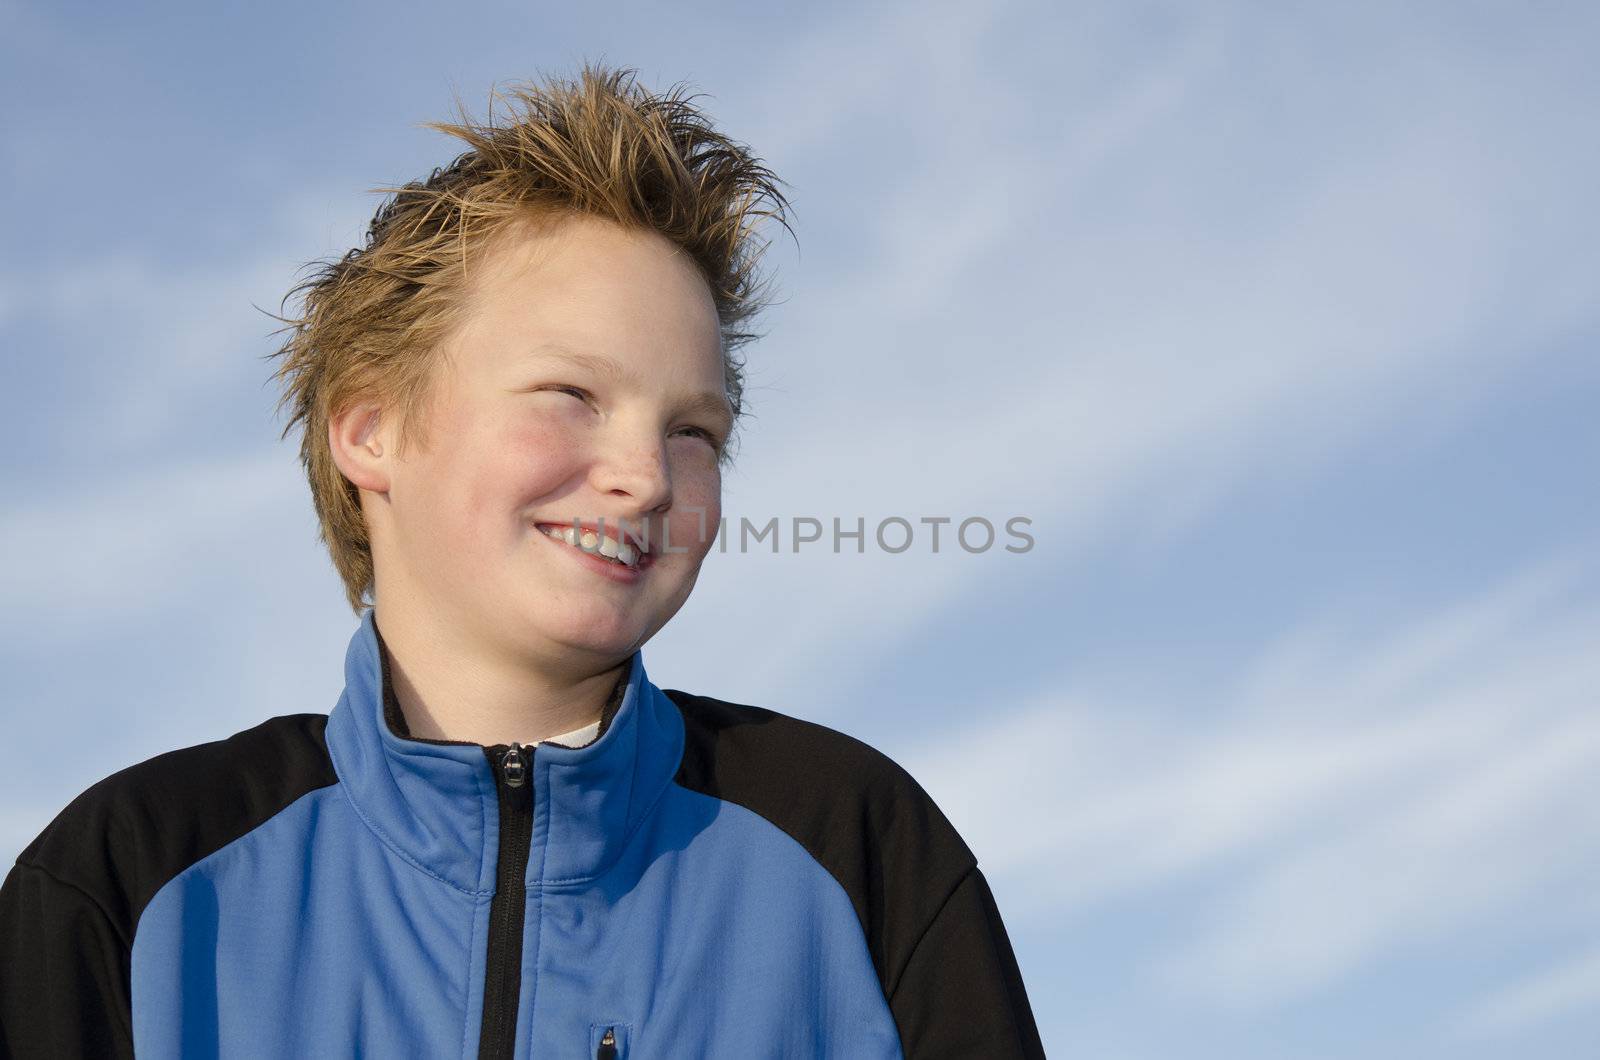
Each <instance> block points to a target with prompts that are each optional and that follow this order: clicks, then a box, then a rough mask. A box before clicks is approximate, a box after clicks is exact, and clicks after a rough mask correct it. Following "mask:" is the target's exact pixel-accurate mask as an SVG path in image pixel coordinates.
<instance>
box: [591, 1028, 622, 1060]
mask: <svg viewBox="0 0 1600 1060" xmlns="http://www.w3.org/2000/svg"><path fill="white" fill-rule="evenodd" d="M615 1030H616V1028H614V1027H607V1028H606V1033H605V1036H604V1037H602V1038H601V1039H600V1048H598V1049H596V1050H595V1051H594V1060H617V1036H616V1034H615Z"/></svg>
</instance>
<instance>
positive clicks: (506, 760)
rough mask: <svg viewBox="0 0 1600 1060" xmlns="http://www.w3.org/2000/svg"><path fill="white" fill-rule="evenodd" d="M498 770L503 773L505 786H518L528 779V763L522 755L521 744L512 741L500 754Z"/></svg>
mask: <svg viewBox="0 0 1600 1060" xmlns="http://www.w3.org/2000/svg"><path fill="white" fill-rule="evenodd" d="M500 772H502V773H503V774H505V778H506V786H507V787H512V788H520V787H522V785H523V784H524V783H525V782H526V781H527V779H528V763H527V762H526V761H525V760H524V759H523V757H522V745H521V744H520V743H514V744H512V745H511V749H510V750H509V751H507V752H506V753H505V754H503V755H501V756H500Z"/></svg>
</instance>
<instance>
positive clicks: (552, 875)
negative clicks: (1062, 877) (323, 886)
mask: <svg viewBox="0 0 1600 1060" xmlns="http://www.w3.org/2000/svg"><path fill="white" fill-rule="evenodd" d="M344 671H345V687H344V693H343V694H342V695H341V696H340V697H339V702H338V703H337V704H336V705H335V706H334V708H333V710H332V711H331V712H330V713H329V716H328V728H327V740H328V753H329V756H330V757H331V758H332V759H333V766H334V770H335V771H336V772H337V773H338V776H339V780H340V782H341V786H342V787H343V788H344V790H345V792H346V794H347V795H348V796H349V798H350V801H351V803H352V805H353V806H354V807H355V810H356V813H357V814H358V815H359V816H360V817H361V819H362V820H363V821H364V822H366V824H367V826H368V828H370V829H371V831H372V832H373V834H374V835H376V836H377V837H378V838H379V839H380V840H382V841H383V843H384V844H385V845H387V846H388V847H389V849H390V850H392V851H393V852H394V853H395V854H396V855H397V856H399V857H400V858H402V859H403V860H405V861H407V862H409V863H410V864H411V865H413V866H414V867H416V868H418V869H420V870H421V871H423V872H425V873H427V874H428V875H430V876H433V877H435V878H436V879H439V880H442V881H444V882H446V883H448V884H450V885H451V886H453V887H456V888H458V889H460V890H463V891H467V892H469V893H473V894H491V893H493V891H494V885H495V859H496V856H497V854H498V851H499V833H500V828H499V823H500V821H499V818H500V804H499V798H498V796H497V793H496V788H495V777H494V772H493V770H492V768H491V767H490V764H489V759H488V757H487V756H486V755H485V754H484V747H483V745H482V744H477V743H470V742H464V741H448V740H422V739H416V738H414V737H412V736H411V735H410V734H409V732H408V731H407V730H406V728H405V719H404V715H402V714H401V713H400V709H399V704H398V702H397V701H396V700H395V699H394V695H393V689H392V687H391V682H390V680H389V666H388V654H387V650H386V648H385V646H384V644H383V640H382V637H381V636H380V635H379V633H378V628H377V624H376V622H375V621H374V611H373V610H372V609H371V608H368V609H367V610H366V611H365V612H364V613H363V615H362V618H361V623H360V625H359V626H358V627H357V629H356V631H355V633H354V635H352V637H351V638H350V644H349V647H348V648H347V649H346V651H345V663H344ZM682 754H683V718H682V716H681V715H680V714H679V713H678V708H677V706H676V705H675V704H673V702H672V701H671V700H670V699H668V698H667V696H666V695H665V694H664V693H662V691H661V690H660V689H658V688H657V687H656V686H655V685H654V684H652V683H651V681H650V679H649V677H648V676H647V675H646V673H645V668H644V654H643V650H642V649H640V650H637V651H635V652H634V653H633V655H632V656H631V657H630V659H629V662H628V669H627V671H626V673H625V674H624V676H623V677H622V679H621V680H620V681H619V682H618V684H617V690H616V691H615V692H613V693H612V697H611V700H610V702H608V703H607V705H606V708H605V711H604V712H603V713H602V714H601V719H600V731H599V735H598V736H596V737H595V739H593V740H592V741H590V742H589V743H587V744H585V745H584V746H582V747H563V746H561V745H559V744H552V743H542V744H539V745H538V746H537V747H535V748H533V754H532V764H533V768H532V771H531V780H532V782H533V796H534V801H533V812H534V819H533V849H532V851H531V852H530V854H529V857H528V869H527V876H526V879H527V883H528V885H529V886H546V887H548V886H554V885H559V884H562V883H578V882H582V881H585V880H589V879H592V878H594V877H595V876H598V875H600V874H601V873H603V872H605V871H606V870H607V869H609V868H610V867H611V865H612V864H614V863H615V862H616V860H617V858H618V857H619V856H620V855H621V853H622V849H623V847H624V846H625V845H626V844H627V842H628V840H629V838H630V837H631V836H632V835H633V833H634V831H635V830H636V828H637V827H638V825H639V823H640V822H641V821H642V820H643V819H644V817H645V816H646V815H647V814H648V813H649V811H650V809H651V808H652V807H653V806H654V805H655V802H656V797H657V796H658V795H660V794H661V791H662V789H663V788H664V787H665V786H666V785H667V784H668V783H669V782H670V781H671V780H672V778H673V775H674V774H675V773H676V772H677V768H678V763H679V760H680V759H681V758H682Z"/></svg>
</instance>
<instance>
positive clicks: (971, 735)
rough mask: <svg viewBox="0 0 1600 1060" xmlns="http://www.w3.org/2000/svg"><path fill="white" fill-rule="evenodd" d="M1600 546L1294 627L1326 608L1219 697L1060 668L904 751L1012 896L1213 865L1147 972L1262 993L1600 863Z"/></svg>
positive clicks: (1045, 904)
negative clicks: (1093, 694)
mask: <svg viewBox="0 0 1600 1060" xmlns="http://www.w3.org/2000/svg"><path fill="white" fill-rule="evenodd" d="M1595 566H1596V564H1595V561H1594V559H1593V557H1589V556H1576V555H1568V556H1562V557H1557V558H1555V559H1553V560H1551V561H1549V562H1547V563H1544V564H1540V565H1537V566H1535V567H1533V568H1530V569H1528V570H1525V571H1523V572H1521V573H1520V575H1519V576H1518V577H1515V578H1512V579H1510V580H1508V581H1506V582H1505V583H1503V584H1501V585H1499V586H1496V587H1495V588H1494V589H1493V590H1492V591H1490V592H1488V593H1485V594H1484V595H1483V596H1481V597H1479V598H1476V599H1468V600H1464V601H1462V602H1460V603H1458V604H1457V605H1455V606H1452V607H1449V608H1446V609H1444V610H1442V611H1440V612H1439V613H1437V614H1434V615H1428V616H1422V617H1420V618H1418V619H1415V620H1413V621H1412V622H1411V623H1408V624H1405V625H1402V626H1398V627H1393V628H1376V629H1369V630H1366V631H1364V633H1363V634H1362V636H1361V637H1360V638H1359V640H1358V641H1356V642H1354V643H1347V644H1346V645H1345V646H1344V647H1342V648H1340V649H1339V650H1326V651H1323V650H1315V651H1313V650H1308V649H1306V647H1305V644H1307V643H1311V642H1321V643H1323V644H1324V645H1325V646H1328V647H1330V648H1331V642H1330V638H1328V636H1327V632H1326V629H1324V630H1323V633H1322V634H1321V635H1319V636H1317V637H1312V638H1299V639H1298V643H1299V644H1300V647H1298V648H1296V649H1294V650H1293V651H1289V652H1286V651H1285V650H1284V648H1283V645H1281V644H1280V645H1279V646H1277V647H1269V648H1268V649H1267V651H1266V653H1265V655H1264V657H1263V658H1261V659H1259V660H1257V661H1256V662H1254V663H1247V664H1245V666H1244V667H1243V668H1242V671H1241V679H1240V680H1239V682H1238V684H1237V687H1238V689H1239V691H1238V692H1237V694H1235V695H1233V696H1231V697H1229V698H1228V700H1227V701H1226V702H1222V703H1214V702H1177V703H1171V704H1165V705H1151V704H1140V703H1112V702H1104V701H1101V702H1094V701H1091V700H1090V699H1089V697H1088V696H1087V695H1086V694H1085V693H1084V692H1082V691H1080V690H1078V689H1075V688H1074V685H1073V683H1072V680H1071V678H1070V676H1068V675H1058V676H1057V678H1056V679H1055V680H1054V681H1053V682H1052V684H1050V685H1049V686H1047V687H1045V688H1043V689H1041V690H1040V691H1039V692H1038V693H1037V695H1036V697H1035V699H1034V703H1033V705H1032V706H1031V707H1028V708H1026V709H1025V710H1023V711H1019V712H1017V713H1015V714H1012V715H1007V716H1004V717H993V716H984V715H982V714H981V709H980V706H979V705H977V704H974V705H973V715H974V717H981V719H982V720H981V724H975V725H974V727H973V729H972V730H970V731H963V732H959V733H955V734H950V735H948V736H943V737H941V738H940V739H939V740H938V741H937V742H936V743H935V744H933V745H930V746H929V747H927V748H926V749H925V750H923V751H920V752H917V753H914V754H910V755H906V756H902V758H901V761H902V763H903V764H905V765H906V766H907V768H909V769H910V770H911V771H912V773H913V775H915V776H917V777H919V778H920V779H922V781H923V783H924V785H925V786H926V787H928V789H929V790H930V792H931V793H932V794H933V795H934V797H935V798H936V800H938V801H939V803H940V805H941V806H942V807H944V808H945V809H946V812H947V813H948V814H949V815H950V816H951V818H952V820H953V821H955V823H956V824H957V827H958V828H961V829H962V831H963V834H964V835H967V836H968V838H969V842H970V843H972V845H973V846H974V849H975V850H976V851H977V853H978V855H979V858H980V860H981V861H982V862H983V863H985V864H986V865H988V866H989V867H990V871H991V873H993V874H994V875H996V876H997V877H1003V878H1004V880H1005V887H1006V888H1007V892H1008V896H1009V897H1010V898H1011V899H1012V900H1013V909H1012V910H1011V911H1010V912H1011V914H1012V915H1015V916H1018V917H1023V918H1044V919H1046V920H1049V919H1054V918H1056V917H1060V916H1065V915H1072V914H1074V913H1076V912H1078V911H1081V910H1083V909H1086V908H1088V907H1090V906H1092V905H1095V904H1097V903H1103V902H1106V901H1110V900H1114V899H1127V898H1129V897H1130V896H1135V895H1138V894H1140V893H1146V894H1148V893H1153V892H1157V891H1159V892H1160V893H1164V894H1168V895H1171V894H1173V893H1174V892H1173V891H1172V890H1171V888H1172V887H1173V886H1174V885H1177V884H1180V883H1193V882H1197V881H1198V880H1201V879H1206V880H1209V881H1210V882H1211V884H1212V885H1213V886H1219V887H1220V891H1219V893H1220V895H1221V897H1220V898H1218V899H1216V900H1215V902H1214V904H1213V903H1210V902H1207V903H1201V904H1199V905H1198V906H1192V905H1186V906H1185V908H1186V909H1188V910H1189V915H1188V924H1189V928H1188V931H1187V933H1186V935H1184V936H1183V937H1180V938H1178V939H1175V940H1174V942H1173V944H1172V947H1171V949H1170V950H1169V952H1168V954H1167V956H1166V958H1165V960H1164V962H1163V963H1162V964H1161V966H1160V967H1159V968H1158V969H1157V970H1156V972H1155V974H1156V976H1157V981H1158V982H1159V983H1160V984H1161V985H1162V986H1163V987H1164V989H1166V990H1169V991H1171V992H1174V993H1177V994H1181V995H1186V996H1198V997H1202V998H1205V999H1209V1000H1211V1001H1214V1002H1216V1003H1219V1004H1225V1005H1228V1006H1230V1007H1232V1006H1244V1007H1252V1006H1258V1005H1264V1004H1271V1003H1274V1002H1277V1001H1279V1000H1282V999H1284V998H1287V997H1293V996H1298V995H1300V994H1303V993H1305V992H1308V991H1314V990H1316V989H1318V988H1320V987H1322V986H1324V985H1326V984H1328V983H1330V982H1333V981H1335V980H1337V979H1339V978H1340V977H1341V976H1343V975H1346V974H1347V973H1349V972H1351V971H1352V970H1354V969H1356V968H1358V967H1363V966H1367V965H1370V964H1371V963H1373V962H1377V961H1381V960H1384V959H1386V958H1390V957H1392V956H1394V955H1395V954H1396V953H1397V952H1403V951H1404V950H1405V949H1406V948H1407V947H1412V946H1416V945H1418V944H1421V943H1426V942H1427V941H1429V940H1436V939H1439V938H1440V937H1442V935H1443V934H1444V933H1445V932H1447V931H1448V930H1449V929H1450V928H1452V927H1459V926H1461V925H1464V924H1469V923H1471V922H1472V921H1473V920H1474V918H1477V917H1480V916H1484V915H1487V914H1488V911H1490V910H1493V909H1498V908H1502V907H1505V906H1507V905H1515V903H1517V902H1519V901H1527V900H1530V899H1531V898H1532V897H1533V896H1534V895H1536V894H1538V893H1539V892H1540V889H1541V888H1542V887H1544V886H1546V885H1549V884H1552V883H1554V882H1558V881H1560V880H1561V879H1563V878H1564V876H1565V875H1567V874H1570V873H1572V872H1574V871H1575V870H1576V869H1577V868H1578V867H1580V866H1583V865H1594V864H1596V863H1600V815H1597V813H1595V812H1591V811H1589V810H1587V809H1585V808H1584V807H1585V806H1587V805H1589V804H1591V803H1592V802H1593V799H1592V794H1593V792H1592V791H1591V790H1590V789H1591V785H1590V782H1589V778H1592V777H1593V776H1595V775H1597V772H1596V771H1597V770H1600V720H1596V715H1595V712H1594V709H1593V708H1594V703H1593V689H1594V688H1595V687H1596V686H1597V682H1600V659H1597V658H1595V656H1594V653H1593V651H1592V647H1593V645H1594V644H1595V643H1600V599H1597V598H1596V596H1595V594H1594V592H1593V586H1592V584H1590V585H1589V586H1588V587H1587V589H1585V590H1584V592H1583V593H1582V594H1581V595H1580V596H1579V598H1578V599H1577V600H1575V601H1574V600H1571V599H1568V597H1569V596H1570V595H1571V594H1572V593H1573V591H1574V587H1575V586H1578V587H1582V586H1584V579H1591V580H1592V577H1593V575H1594V574H1595ZM1348 639H1349V638H1347V640H1348ZM1295 642H1296V641H1295V639H1293V638H1291V640H1290V643H1295ZM1290 659H1295V660H1297V661H1295V662H1290ZM1268 675H1270V676H1268ZM1267 700H1270V705H1269V704H1268V702H1267ZM1019 733H1026V734H1027V738H1026V739H1019V738H1018V735H1017V734H1019ZM996 776H1004V777H1005V778H1006V783H1005V784H1004V785H995V784H994V783H992V779H993V778H994V777H996ZM1017 792H1026V793H1027V797H1026V798H1018V797H1017V795H1016V793H1017ZM1584 792H1588V793H1589V794H1588V795H1587V796H1585V795H1583V794H1582V793H1584ZM1219 879H1220V880H1221V881H1223V882H1222V883H1221V884H1218V882H1217V881H1218V880H1219Z"/></svg>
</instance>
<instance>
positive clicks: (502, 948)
mask: <svg viewBox="0 0 1600 1060" xmlns="http://www.w3.org/2000/svg"><path fill="white" fill-rule="evenodd" d="M533 752H534V747H533V745H531V744H527V745H524V744H520V743H511V744H503V743H502V744H494V745H493V746H491V747H485V748H484V749H483V753H484V754H485V755H486V756H487V757H488V759H489V765H490V768H491V769H492V770H493V772H494V782H495V790H496V793H497V795H498V796H499V801H500V853H499V856H498V858H496V861H495V886H494V898H493V899H492V900H491V901H490V903H489V944H488V955H487V957H486V960H485V962H484V964H485V969H484V979H483V1025H482V1028H481V1029H480V1031H479V1033H478V1057H479V1060H510V1058H511V1057H512V1056H514V1055H515V1053H516V1046H517V997H518V995H519V994H520V993H521V992H522V930H523V920H524V917H525V915H526V912H527V890H528V888H527V872H528V848H529V846H531V845H532V840H533V783H532V780H533V776H532V774H533Z"/></svg>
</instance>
